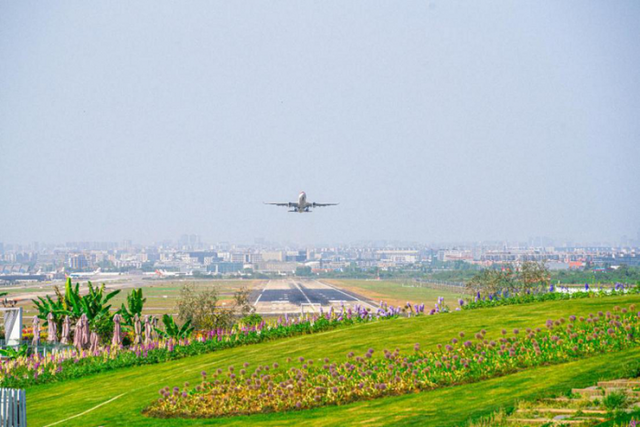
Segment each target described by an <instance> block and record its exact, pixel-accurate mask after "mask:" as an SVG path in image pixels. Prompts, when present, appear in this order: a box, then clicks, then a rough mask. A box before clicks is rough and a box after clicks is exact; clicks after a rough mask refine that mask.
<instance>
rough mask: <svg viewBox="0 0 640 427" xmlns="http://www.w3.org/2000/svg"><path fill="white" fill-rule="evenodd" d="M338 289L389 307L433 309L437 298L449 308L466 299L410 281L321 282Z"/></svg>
mask: <svg viewBox="0 0 640 427" xmlns="http://www.w3.org/2000/svg"><path fill="white" fill-rule="evenodd" d="M322 281H326V282H328V283H331V284H333V285H335V286H338V287H340V288H344V289H348V290H350V291H352V292H355V293H357V294H359V295H362V296H364V297H367V298H369V299H371V300H373V301H375V302H378V301H380V300H383V301H385V302H387V303H388V304H391V305H404V304H405V303H406V302H407V301H409V302H411V303H425V304H426V305H427V307H433V306H434V304H435V303H436V301H437V300H438V297H443V298H444V299H445V302H446V303H447V304H448V305H449V307H457V306H458V299H460V298H464V297H468V296H469V295H468V294H465V293H464V292H458V291H456V290H454V291H451V290H443V289H435V288H429V287H417V286H416V284H415V283H413V282H411V281H406V282H401V281H388V280H357V279H340V280H337V279H336V280H322Z"/></svg>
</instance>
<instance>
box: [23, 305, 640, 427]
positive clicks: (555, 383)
mask: <svg viewBox="0 0 640 427" xmlns="http://www.w3.org/2000/svg"><path fill="white" fill-rule="evenodd" d="M631 303H636V304H638V303H640V296H637V295H636V296H627V297H612V298H602V299H600V298H593V299H580V300H570V301H552V302H547V303H540V304H531V305H522V306H506V307H498V308H491V309H482V310H470V311H463V312H456V313H452V314H448V315H439V316H427V317H418V318H411V319H397V320H392V321H383V322H375V323H370V324H362V325H357V326H352V327H348V328H343V329H337V330H333V331H330V332H325V333H321V334H316V335H307V336H301V337H295V338H289V339H283V340H279V341H273V342H267V343H262V344H257V345H252V346H246V347H239V348H235V349H230V350H223V351H219V352H214V353H210V354H205V355H201V356H196V357H191V358H185V359H181V360H176V361H173V362H168V363H164V364H160V365H150V366H141V367H135V368H128V369H123V370H119V371H114V372H106V373H102V374H98V375H94V376H91V377H86V378H82V379H77V380H71V381H68V382H64V383H60V384H55V383H54V384H48V385H43V386H36V387H32V388H29V389H27V402H28V405H27V408H28V420H29V425H30V426H45V425H60V426H98V425H100V426H102V425H104V426H114V425H123V426H174V425H176V426H187V425H189V426H198V425H217V424H229V425H239V424H243V423H251V424H252V425H294V424H300V423H310V422H312V423H314V424H316V425H344V424H356V423H364V424H367V425H386V424H394V425H416V424H421V425H434V426H453V425H460V424H461V423H463V421H464V420H466V419H467V418H469V417H477V416H480V415H483V414H487V413H489V412H491V411H493V410H495V409H497V408H498V407H500V406H504V405H506V406H508V405H512V404H513V403H514V401H515V400H516V399H520V398H535V397H541V396H542V395H543V394H544V393H549V392H564V391H566V390H567V389H569V388H571V387H580V386H587V385H590V384H592V383H594V382H595V381H597V380H599V379H610V378H615V377H618V376H620V375H622V373H621V369H622V368H623V367H624V366H625V364H627V363H629V362H633V361H635V360H637V359H638V358H639V357H640V349H633V350H628V351H624V352H619V353H610V354H606V355H601V356H597V357H593V358H589V359H585V360H582V361H578V362H573V363H568V364H563V365H557V366H548V367H542V368H537V369H532V370H526V371H522V372H519V373H517V374H513V375H509V376H506V377H503V378H498V379H493V380H489V381H484V382H480V383H476V384H467V385H463V386H457V387H450V388H445V389H440V390H437V391H431V392H424V393H417V394H411V395H405V396H399V397H390V398H385V399H379V400H372V401H367V402H360V403H356V404H351V405H345V406H341V407H326V408H321V409H315V410H309V411H301V412H292V413H285V414H271V415H268V416H267V415H257V416H250V417H236V418H223V419H210V420H180V419H178V420H175V419H168V420H163V419H151V418H147V417H145V416H143V415H141V411H142V409H143V408H144V407H145V406H147V405H148V404H149V403H150V402H151V401H152V400H154V399H156V398H157V397H158V390H159V389H160V388H162V387H164V386H171V387H173V386H176V385H177V386H182V384H183V383H184V382H185V381H188V382H190V383H192V384H195V383H196V382H197V381H199V378H200V372H201V371H202V370H206V371H212V370H213V369H215V368H218V367H222V368H226V367H227V366H229V365H231V364H233V365H236V366H239V365H240V364H242V363H243V362H248V363H250V364H251V365H252V366H254V367H255V366H256V365H257V364H266V363H273V362H279V363H280V364H281V368H280V369H286V368H287V364H286V363H284V362H285V359H286V358H287V357H294V358H295V357H297V356H304V357H305V358H307V359H309V358H313V359H317V358H320V357H329V358H332V359H334V360H344V359H345V358H346V354H347V353H348V352H349V351H351V350H353V351H356V352H357V353H364V352H365V351H366V350H367V349H368V348H369V347H372V348H374V349H376V350H377V351H379V352H380V351H382V350H383V349H384V348H390V349H391V348H395V347H398V348H401V349H403V350H409V349H411V348H412V347H413V345H414V343H416V342H419V343H421V346H422V347H423V348H428V347H433V346H435V345H436V344H438V343H444V342H446V341H448V340H450V339H451V338H452V337H453V336H455V335H456V334H457V333H458V332H460V331H465V332H468V333H471V332H476V331H479V330H480V329H483V328H484V329H486V330H487V331H488V336H490V337H496V336H498V335H499V334H500V330H501V329H502V328H503V327H504V328H507V329H509V328H516V327H518V328H526V327H529V326H531V327H534V326H542V325H543V324H544V322H545V321H546V320H547V319H549V318H559V317H562V316H565V317H566V316H568V315H570V314H576V315H580V314H582V315H584V314H588V313H591V312H597V311H598V310H609V309H611V308H612V307H613V306H615V305H623V304H624V305H629V304H631Z"/></svg>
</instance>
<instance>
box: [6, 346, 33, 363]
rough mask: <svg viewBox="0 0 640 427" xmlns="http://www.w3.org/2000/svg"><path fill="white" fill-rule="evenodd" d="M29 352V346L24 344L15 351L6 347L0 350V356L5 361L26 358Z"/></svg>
mask: <svg viewBox="0 0 640 427" xmlns="http://www.w3.org/2000/svg"><path fill="white" fill-rule="evenodd" d="M28 352H29V346H27V345H26V344H22V345H21V346H20V347H18V349H17V350H16V349H15V348H13V347H7V348H5V349H0V356H2V357H5V358H7V359H17V358H18V357H26V356H27V353H28Z"/></svg>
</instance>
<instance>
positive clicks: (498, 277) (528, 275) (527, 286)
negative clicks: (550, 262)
mask: <svg viewBox="0 0 640 427" xmlns="http://www.w3.org/2000/svg"><path fill="white" fill-rule="evenodd" d="M550 284H551V274H550V273H549V269H548V268H547V267H546V265H545V264H544V262H535V261H525V262H523V263H521V264H520V265H518V266H516V267H512V268H500V269H484V270H482V271H480V272H479V273H477V274H476V275H474V276H473V277H472V278H471V280H469V281H468V282H467V288H468V289H469V290H470V291H472V292H473V293H477V292H480V293H481V294H487V293H488V294H490V295H491V294H494V295H495V294H505V293H509V294H516V293H523V292H524V293H532V292H540V291H542V290H546V289H548V288H549V287H550Z"/></svg>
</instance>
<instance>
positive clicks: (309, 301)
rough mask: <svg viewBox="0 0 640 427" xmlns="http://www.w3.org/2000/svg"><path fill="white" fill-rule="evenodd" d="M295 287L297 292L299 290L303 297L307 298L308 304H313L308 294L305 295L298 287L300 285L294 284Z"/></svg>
mask: <svg viewBox="0 0 640 427" xmlns="http://www.w3.org/2000/svg"><path fill="white" fill-rule="evenodd" d="M293 285H294V286H295V287H296V289H297V290H299V291H300V293H301V294H302V296H304V297H305V299H306V300H307V302H308V303H309V304H311V300H310V299H309V297H308V296H307V294H305V293H304V292H303V291H302V289H301V288H300V286H298V284H297V283H296V282H293Z"/></svg>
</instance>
